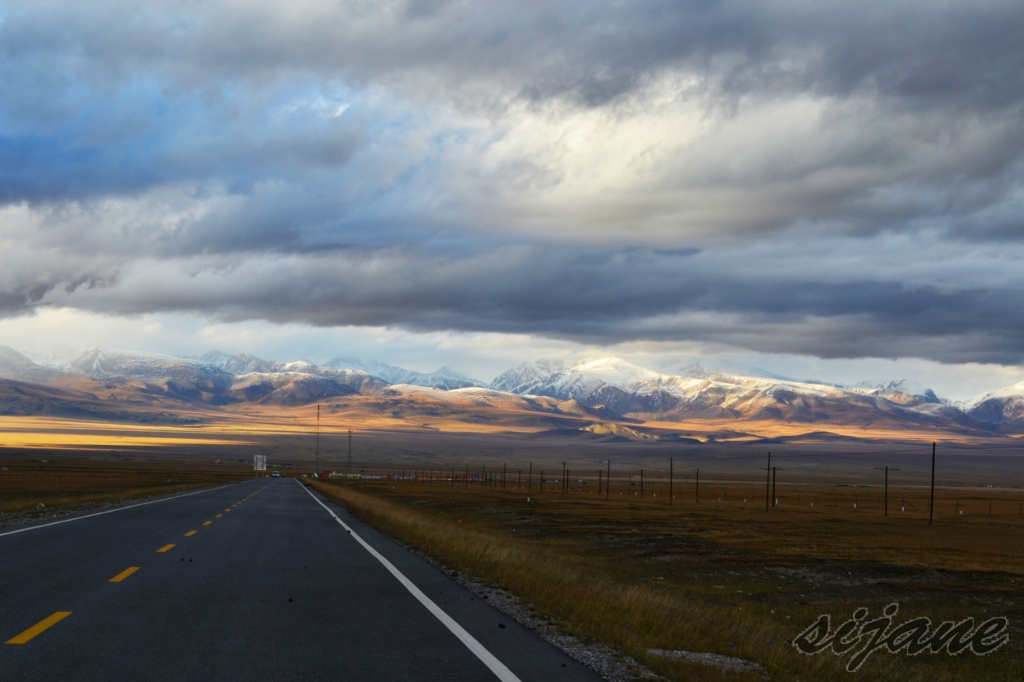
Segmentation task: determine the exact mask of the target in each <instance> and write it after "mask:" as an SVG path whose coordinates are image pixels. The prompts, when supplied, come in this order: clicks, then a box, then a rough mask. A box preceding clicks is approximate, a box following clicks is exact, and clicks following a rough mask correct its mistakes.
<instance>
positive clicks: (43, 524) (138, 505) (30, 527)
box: [0, 481, 246, 538]
mask: <svg viewBox="0 0 1024 682" xmlns="http://www.w3.org/2000/svg"><path fill="white" fill-rule="evenodd" d="M244 482H246V481H243V483H244ZM228 485H238V484H237V483H229V484H228ZM228 485H219V486H217V487H216V488H205V489H203V490H197V491H195V492H194V493H185V494H184V495H175V496H174V497H165V498H163V499H162V500H152V501H151V502H140V503H139V504H130V505H128V506H127V507H118V508H117V509H108V510H107V511H101V512H96V513H95V514H86V515H85V516H76V517H74V518H71V519H63V520H61V521H51V522H50V523H41V524H39V525H38V526H29V527H28V528H19V529H18V530H9V531H7V532H6V533H0V538H2V537H3V536H5V535H14V534H15V533H24V532H26V531H30V530H39V529H40V528H48V527H50V526H56V525H58V524H61V523H71V522H72V521H81V520H82V519H91V518H92V517H94V516H103V515H104V514H113V513H114V512H119V511H124V510H125V509H134V508H135V507H145V506H146V505H147V504H157V503H158V502H169V501H170V500H176V499H178V498H179V497H188V496H189V495H198V494H199V493H208V492H212V491H214V490H220V489H221V488H227V487H228Z"/></svg>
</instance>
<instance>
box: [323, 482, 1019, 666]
mask: <svg viewBox="0 0 1024 682" xmlns="http://www.w3.org/2000/svg"><path fill="white" fill-rule="evenodd" d="M549 480H550V479H549ZM634 482H635V481H634ZM595 483H596V481H594V482H590V481H588V483H587V484H585V485H580V484H577V485H574V486H571V488H570V491H569V493H568V494H566V495H564V496H563V495H562V494H561V492H560V485H559V484H548V485H545V491H544V492H543V493H540V492H539V489H538V488H539V487H538V486H537V484H536V483H534V485H533V489H532V491H530V492H528V491H527V490H526V489H525V484H524V486H523V487H522V488H520V487H519V486H518V485H516V484H514V483H513V484H511V485H508V487H507V489H506V490H504V491H502V490H501V489H500V487H499V488H495V487H480V486H477V485H473V486H469V487H465V486H462V485H454V486H453V485H451V483H450V482H427V481H424V480H417V481H415V482H414V481H413V480H410V479H406V480H383V481H368V480H359V481H330V482H327V481H322V482H317V483H315V485H316V486H317V487H318V488H319V489H320V490H321V491H323V492H324V493H325V494H327V495H329V496H331V497H333V498H335V499H337V500H338V501H340V502H342V503H343V504H345V505H346V506H347V507H348V508H349V509H350V510H352V511H353V512H354V513H356V514H358V515H360V516H361V517H362V518H364V519H365V520H367V521H368V522H370V523H371V524H373V525H375V526H376V527H378V528H380V529H381V530H383V531H385V532H387V533H388V534H390V535H392V536H393V537H396V538H398V539H400V540H402V541H404V542H406V543H408V544H410V545H411V546H414V547H417V548H419V549H421V550H422V551H424V552H427V553H428V554H430V555H432V556H434V557H435V558H437V559H438V560H440V561H441V562H442V563H444V564H446V565H448V566H450V567H452V568H456V569H459V570H462V571H465V572H467V573H469V574H471V575H475V576H477V577H478V578H479V579H481V580H483V581H485V582H488V583H492V584H495V585H498V586H500V587H503V588H505V589H508V590H510V591H511V592H513V593H515V594H516V595H518V596H519V597H520V598H521V599H522V600H523V601H524V602H525V603H527V604H530V605H532V606H533V607H534V608H535V609H536V610H537V612H538V613H539V615H542V616H545V617H547V618H550V619H552V620H553V621H555V622H556V623H557V624H558V625H559V626H560V627H561V628H562V629H563V630H565V631H567V632H570V633H572V634H574V635H576V636H578V637H580V638H582V639H584V640H588V639H596V640H600V641H603V642H605V643H607V644H609V645H611V646H613V647H615V648H617V649H619V650H621V651H624V652H626V653H628V654H629V655H631V656H633V657H634V658H636V659H637V660H639V661H642V662H643V663H644V664H645V665H646V666H648V667H649V668H650V669H651V670H653V671H654V672H656V673H658V674H660V675H663V676H664V677H666V678H668V679H671V680H718V679H758V676H757V675H754V674H751V673H748V674H747V675H746V677H743V676H739V677H738V676H736V675H735V674H731V673H726V672H722V671H720V670H719V669H717V668H711V667H708V666H704V665H700V664H695V663H685V662H678V661H671V660H666V659H664V658H660V657H656V656H652V655H650V654H649V653H648V650H650V649H666V650H684V651H697V652H713V653H719V654H724V655H727V656H735V657H740V658H744V659H747V660H751V661H754V662H757V663H759V664H761V665H763V666H764V667H765V668H766V669H767V671H768V673H769V674H770V676H771V679H773V680H922V681H924V680H981V679H985V680H1020V679H1021V678H1022V676H1024V663H1022V659H1024V656H1022V654H1024V647H1022V636H1024V630H1022V627H1021V626H1022V624H1024V590H1022V586H1024V523H1022V521H1024V519H1022V518H1020V517H1018V511H1019V504H1020V500H1019V499H1018V498H1020V496H1021V495H1020V491H1012V492H1010V491H995V490H988V489H972V490H965V489H958V490H943V491H941V493H940V495H939V500H938V502H937V504H936V511H937V512H938V510H939V504H940V503H941V505H942V514H941V515H939V518H938V520H937V521H936V522H935V523H934V524H933V525H928V521H927V507H926V506H925V507H923V508H922V507H921V503H922V499H921V498H922V496H923V497H924V499H927V491H923V490H915V491H907V490H904V491H902V494H901V493H900V492H896V493H895V494H894V495H891V497H893V496H894V497H896V502H897V503H898V502H899V499H900V498H901V497H903V498H905V499H906V498H907V496H910V499H911V500H912V504H915V506H917V507H918V509H917V510H914V509H913V508H909V507H908V508H907V509H908V510H907V511H905V512H900V511H899V509H898V508H894V507H893V506H892V505H893V502H892V500H891V501H890V516H888V517H885V516H884V515H883V512H882V510H881V508H880V506H876V498H877V496H878V492H879V491H878V490H877V489H876V490H864V489H861V490H853V489H846V490H842V489H841V490H838V491H837V488H836V487H835V486H823V485H819V486H817V487H815V486H812V485H807V486H804V487H803V488H802V489H800V490H799V491H794V490H792V489H789V490H787V492H786V497H785V498H784V500H782V503H781V504H780V505H779V506H777V507H774V508H772V509H771V511H770V512H768V513H766V512H765V508H764V501H765V499H764V488H763V487H762V488H761V489H760V490H759V491H758V492H759V493H760V495H759V496H758V499H757V500H756V502H755V501H754V500H753V499H751V496H752V494H753V493H754V491H755V490H756V488H754V487H753V486H743V485H737V484H735V483H732V484H731V483H729V482H728V481H723V482H720V483H715V482H709V483H707V484H704V483H702V489H703V492H702V498H703V499H702V500H701V502H699V503H697V502H696V501H695V500H694V496H693V495H692V494H690V493H689V492H688V491H686V490H685V489H677V493H678V494H677V497H676V499H675V500H674V504H673V505H672V506H671V507H670V506H669V505H668V504H667V501H668V499H667V487H664V486H663V484H661V483H658V484H656V485H651V484H648V485H646V486H645V497H644V498H643V499H641V498H640V497H639V491H638V490H637V486H630V485H629V484H628V481H619V482H618V484H617V485H615V486H613V488H612V494H611V496H610V497H611V498H612V499H611V500H607V501H606V500H605V499H603V498H604V497H605V496H604V495H598V494H597V490H596V487H597V486H596V485H594V484H595ZM705 485H706V487H705ZM891 493H892V491H891ZM655 494H657V495H658V496H657V497H656V498H655V497H654V495H655ZM744 495H746V498H747V500H748V501H747V502H743V501H742V500H743V499H744ZM528 496H529V498H530V501H529V502H528V501H527V497H528ZM726 497H727V499H720V498H726ZM794 497H796V498H798V499H799V502H797V499H794ZM855 498H856V499H857V500H858V508H857V509H856V510H855V509H854V508H853V501H854V499H855ZM812 502H816V504H815V506H813V507H812V506H811V504H812ZM951 502H952V503H953V504H954V505H956V507H953V506H952V505H951V504H950V503H951ZM989 503H991V504H992V507H993V515H992V516H989V515H988V508H989ZM961 504H963V507H961V506H960V505H961ZM832 505H834V506H832ZM946 507H950V509H946ZM963 508H966V509H967V510H968V511H967V513H965V514H964V515H960V514H959V513H957V512H958V511H959V510H960V509H963ZM893 602H898V603H899V604H900V614H899V617H898V621H899V622H902V621H904V620H907V619H909V618H911V617H916V616H921V615H923V616H927V617H929V618H931V619H932V620H933V622H936V623H937V622H940V621H943V620H961V619H963V618H966V617H968V616H973V617H974V618H976V619H985V618H987V617H991V616H1007V617H1008V618H1009V619H1010V623H1011V632H1010V642H1009V644H1008V645H1006V646H1004V647H1003V648H1002V649H1000V650H999V651H997V652H996V653H995V654H992V655H990V656H987V657H984V658H980V657H976V656H973V655H969V654H968V655H961V656H958V657H955V658H954V657H951V656H949V655H947V654H946V653H945V652H943V653H941V654H934V655H931V654H921V655H918V656H916V657H908V656H905V655H891V654H888V653H885V652H882V653H875V654H874V655H873V656H872V657H871V658H869V659H868V661H867V663H865V665H864V666H863V667H862V668H861V669H860V670H859V671H857V672H856V673H852V674H851V673H848V672H846V670H845V669H844V667H843V666H844V665H845V664H846V661H847V659H848V658H849V655H847V656H844V657H841V658H839V657H835V656H832V655H831V654H823V655H819V656H816V657H813V658H812V657H806V656H802V655H800V654H798V653H797V652H796V651H795V650H794V649H793V647H792V646H791V645H790V642H791V641H792V639H793V638H794V637H795V636H796V635H797V634H798V633H799V632H800V631H802V630H803V629H804V628H806V627H808V626H810V625H811V624H812V623H813V622H814V621H815V620H816V619H817V617H818V616H819V615H820V614H822V613H828V614H831V616H832V618H833V623H834V624H838V622H841V621H842V620H845V619H847V618H849V617H851V615H852V613H853V612H854V610H855V609H857V608H858V607H861V606H864V607H867V608H869V609H871V614H872V615H873V616H874V615H879V612H880V611H881V610H882V609H883V608H884V607H885V606H886V605H888V604H890V603H893ZM978 622H980V620H978Z"/></svg>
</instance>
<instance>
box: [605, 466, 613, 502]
mask: <svg viewBox="0 0 1024 682" xmlns="http://www.w3.org/2000/svg"><path fill="white" fill-rule="evenodd" d="M607 464H608V473H607V474H605V482H604V499H605V501H607V500H608V499H609V497H608V496H609V495H611V488H612V460H611V459H609V460H608V462H607Z"/></svg>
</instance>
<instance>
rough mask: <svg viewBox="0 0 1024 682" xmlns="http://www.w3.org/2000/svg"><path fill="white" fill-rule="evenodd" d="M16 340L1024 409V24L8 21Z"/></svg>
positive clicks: (553, 5)
mask: <svg viewBox="0 0 1024 682" xmlns="http://www.w3.org/2000/svg"><path fill="white" fill-rule="evenodd" d="M0 93H2V94H0V344H7V345H12V346H15V347H17V348H19V349H21V350H23V351H26V352H30V354H31V353H35V354H36V355H37V356H40V357H41V356H45V355H47V354H50V355H53V356H56V355H59V354H60V353H62V352H65V351H68V350H75V349H84V348H86V347H89V346H92V345H104V346H108V347H119V348H131V349H136V350H153V351H159V352H167V353H178V354H181V353H192V354H200V353H202V352H205V351H207V350H211V349H213V348H219V349H221V350H224V351H229V352H238V351H250V352H254V353H257V354H263V355H267V356H272V357H274V358H275V359H293V358H296V357H306V358H309V359H313V360H326V359H328V358H330V357H332V356H334V355H346V356H356V357H363V358H367V359H369V358H378V359H382V360H385V361H390V362H392V363H394V364H404V365H406V366H410V367H412V368H414V369H421V370H428V369H434V368H436V366H438V365H441V364H445V363H447V364H450V365H452V366H454V367H456V368H460V369H463V370H464V371H467V372H470V373H474V374H476V375H478V376H480V377H481V378H483V379H485V380H487V379H490V378H492V377H493V376H494V374H497V373H498V372H500V371H501V370H503V369H505V368H506V367H507V366H508V364H511V363H514V362H519V361H522V360H524V359H528V358H531V357H550V356H554V357H560V358H563V359H570V360H571V359H578V358H580V357H584V356H593V355H598V354H603V353H606V352H610V353H616V354H619V355H622V356H623V357H628V358H630V359H633V360H634V361H639V362H641V364H646V365H647V366H650V367H652V368H654V369H670V368H671V367H672V366H675V365H676V364H678V363H685V362H689V361H690V360H691V359H693V358H704V359H706V364H708V365H712V366H713V365H715V364H716V363H722V364H724V365H735V364H749V365H753V366H759V367H763V368H765V369H768V370H770V371H778V372H780V373H786V374H788V375H795V376H797V377H798V378H808V377H811V376H815V377H816V378H821V379H825V380H831V381H846V382H854V381H859V380H861V379H869V380H883V379H899V378H904V377H906V378H911V379H914V380H916V381H920V382H921V383H924V384H926V385H930V386H933V387H934V388H936V390H937V391H940V393H944V394H945V395H947V396H948V397H954V398H957V397H966V395H970V394H971V393H974V392H977V391H979V390H985V389H989V388H997V387H999V386H1002V385H1005V384H1008V383H1013V382H1014V381H1019V380H1021V379H1024V370H1022V367H1021V366H1022V365H1024V305H1022V302H1024V295H1022V294H1024V262H1022V260H1024V4H1022V3H1021V2H1020V1H1019V0H1014V1H1007V2H978V1H977V0H972V1H971V2H966V1H965V2H934V1H933V2H893V1H892V0H886V1H885V2H873V1H871V0H856V1H850V2H845V1H843V0H840V1H834V2H830V3H827V5H822V4H821V3H807V2H795V1H791V2H773V1H772V0H757V1H756V2H755V1H751V2H742V1H731V2H730V1H727V2H704V1H701V2H679V1H671V2H629V1H619V2H614V3H598V2H594V1H593V0H586V1H580V2H563V1H559V0H548V1H547V2H543V3H540V2H533V1H523V2H506V3H483V2H472V1H454V0H453V1H451V2H445V1H442V0H409V1H405V2H372V1H369V0H357V1H354V2H338V1H337V0H331V1H330V2H326V1H323V2H321V1H320V0H291V1H290V2H262V3H261V2H237V1H218V0H204V1H203V2H181V1H180V0H177V1H175V2H160V1H159V0H149V1H147V2H133V1H131V0H96V1H95V2H90V3H83V2H61V1H60V0H56V1H50V2H46V1H42V2H41V1H40V0H34V1H33V2H27V1H26V2H18V1H10V0H0Z"/></svg>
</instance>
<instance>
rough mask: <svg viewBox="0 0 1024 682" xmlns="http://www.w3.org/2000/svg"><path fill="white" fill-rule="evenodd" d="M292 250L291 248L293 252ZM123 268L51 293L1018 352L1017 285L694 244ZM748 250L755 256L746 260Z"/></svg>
mask: <svg viewBox="0 0 1024 682" xmlns="http://www.w3.org/2000/svg"><path fill="white" fill-rule="evenodd" d="M293 258H298V257H297V256H295V257H293ZM299 264H300V262H299V261H297V262H296V263H287V262H281V261H279V260H264V261H259V262H257V261H249V262H247V263H245V264H242V265H239V266H238V267H231V268H223V267H209V268H204V269H203V270H201V271H193V272H190V273H182V272H179V271H176V270H175V269H173V268H167V267H159V268H156V269H154V270H147V271H140V272H135V273H129V274H126V275H125V284H128V285H130V286H128V287H124V288H121V289H119V290H114V291H109V290H105V289H92V290H85V291H79V292H76V293H75V294H73V295H71V296H65V295H63V294H60V293H58V295H55V296H52V297H50V299H49V300H50V301H51V302H53V303H65V302H70V301H76V302H77V305H79V306H81V307H84V308H87V309H92V310H96V311H99V312H104V313H111V314H129V315H131V314H138V313H146V312H153V311H162V312H178V311H186V312H188V311H199V312H202V313H204V314H208V315H210V316H212V317H215V318H217V319H222V320H226V321H239V320H249V319H262V320H268V321H271V322H277V323H285V322H304V323H309V324H313V325H317V326H336V325H386V326H397V327H402V328H405V329H409V330H413V331H434V330H445V329H453V330H465V331H494V332H510V333H524V332H525V333H535V334H538V335H542V336H547V337H556V338H565V339H571V340H576V341H585V342H590V343H599V344H611V343H618V342H623V341H630V340H654V341H679V340H699V341H705V342H709V343H724V344H733V345H736V346H739V347H743V348H748V349H751V350H754V351H759V352H772V353H780V352H788V353H801V354H811V355H816V356H819V357H830V358H834V357H864V356H874V357H907V356H918V357H926V358H930V359H935V360H940V361H943V362H965V361H984V362H998V363H1007V364H1013V363H1020V362H1022V361H1024V311H1022V310H1021V308H1020V306H1017V305H1016V304H1015V303H1016V301H1017V300H1019V297H1020V291H1019V290H1000V289H992V288H988V289H985V288H970V289H962V290H956V291H949V290H942V289H940V288H939V287H936V286H917V287H909V286H906V285H903V284H900V283H894V282H876V281H869V280H852V281H847V282H843V283H824V282H820V281H814V280H813V279H811V278H807V277H802V276H800V275H799V274H798V273H793V274H791V275H789V276H786V275H781V276H780V275H774V276H770V277H764V276H761V275H759V274H758V273H756V272H755V271H753V270H752V269H751V270H748V271H747V272H746V273H743V272H721V271H719V270H718V269H717V268H716V267H715V264H714V263H712V262H705V261H704V260H703V259H702V255H701V254H690V255H665V254H659V253H657V252H654V251H633V252H632V253H630V254H629V255H627V256H626V257H623V255H622V254H621V253H616V252H607V251H594V250H589V251H580V250H576V249H552V248H545V249H538V248H535V247H521V248H507V249H499V250H497V251H494V252H491V253H487V254H482V255H478V256H470V257H464V258H451V257H426V256H424V255H423V254H418V253H410V252H407V251H402V250H393V249H392V250H383V251H375V250H361V251H360V252H349V253H344V254H337V253H335V254H321V255H319V256H315V257H309V256H307V257H303V258H302V259H301V267H299ZM748 265H751V263H748Z"/></svg>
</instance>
